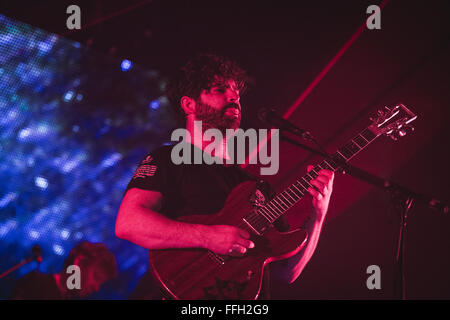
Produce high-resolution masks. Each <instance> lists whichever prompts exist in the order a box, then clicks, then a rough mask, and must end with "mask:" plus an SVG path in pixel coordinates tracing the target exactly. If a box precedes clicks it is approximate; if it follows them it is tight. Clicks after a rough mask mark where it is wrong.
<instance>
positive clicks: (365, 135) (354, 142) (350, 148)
mask: <svg viewBox="0 0 450 320" xmlns="http://www.w3.org/2000/svg"><path fill="white" fill-rule="evenodd" d="M378 136H379V134H377V133H376V130H372V126H369V127H367V128H366V129H364V130H363V131H362V132H361V133H359V134H358V135H357V136H355V137H354V138H353V139H351V140H350V141H349V142H348V143H346V144H345V145H344V146H343V147H341V148H339V149H338V150H337V151H336V152H335V153H334V154H333V155H331V159H325V160H323V161H322V162H321V163H320V164H318V165H316V166H315V167H314V168H313V169H312V170H311V171H309V172H308V173H307V174H305V175H304V176H303V177H301V178H300V179H297V180H296V181H295V182H294V183H293V184H292V185H291V186H289V187H288V188H286V189H285V190H284V191H282V192H280V193H278V194H277V195H276V196H275V197H273V198H272V199H271V200H270V201H269V202H267V203H266V204H265V205H264V206H261V207H259V208H258V209H257V210H255V211H254V212H252V213H250V214H249V215H247V216H246V217H245V218H244V220H245V222H246V223H247V224H248V225H250V226H251V228H252V229H253V230H255V231H256V232H257V233H259V234H262V233H263V232H264V231H265V230H266V229H267V228H269V227H270V226H271V225H272V223H273V222H274V221H275V220H277V219H278V218H280V217H281V216H282V215H283V214H284V213H286V211H288V210H289V209H290V208H291V207H293V206H294V205H295V204H296V203H297V202H298V201H299V200H300V199H301V198H303V196H304V195H305V194H307V193H308V188H309V187H311V186H312V185H311V184H310V181H311V180H313V179H315V178H317V176H318V172H319V171H320V170H322V169H327V170H332V171H336V170H338V169H339V165H338V164H337V163H342V162H347V161H348V160H350V159H351V158H352V157H354V156H355V155H356V154H357V153H358V152H360V151H361V150H363V149H364V148H365V147H367V146H368V145H369V144H370V143H371V142H372V141H374V140H375V139H376V138H377V137H378Z"/></svg>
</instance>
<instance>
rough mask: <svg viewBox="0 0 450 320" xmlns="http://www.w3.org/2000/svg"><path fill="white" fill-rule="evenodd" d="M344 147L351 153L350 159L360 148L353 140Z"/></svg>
mask: <svg viewBox="0 0 450 320" xmlns="http://www.w3.org/2000/svg"><path fill="white" fill-rule="evenodd" d="M345 147H346V148H347V149H348V150H350V151H351V152H352V157H353V156H354V155H355V154H357V153H358V152H359V151H361V148H360V147H358V145H357V144H356V143H355V142H354V141H353V140H351V141H350V142H349V143H347V144H346V145H345Z"/></svg>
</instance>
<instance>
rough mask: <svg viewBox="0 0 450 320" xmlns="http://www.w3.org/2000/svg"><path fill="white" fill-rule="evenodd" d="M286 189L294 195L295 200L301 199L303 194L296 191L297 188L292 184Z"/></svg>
mask: <svg viewBox="0 0 450 320" xmlns="http://www.w3.org/2000/svg"><path fill="white" fill-rule="evenodd" d="M293 188H294V189H293ZM288 189H289V191H291V192H292V193H293V194H294V196H295V197H297V199H296V200H299V199H300V198H301V197H303V192H301V191H300V190H299V189H297V187H295V185H294V184H293V185H291V186H290V187H289V188H288Z"/></svg>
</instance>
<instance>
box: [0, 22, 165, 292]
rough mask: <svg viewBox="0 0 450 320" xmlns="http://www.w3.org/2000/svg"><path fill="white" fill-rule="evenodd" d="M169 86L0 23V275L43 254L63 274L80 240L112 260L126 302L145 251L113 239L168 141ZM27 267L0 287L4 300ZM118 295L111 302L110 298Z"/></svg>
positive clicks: (50, 268)
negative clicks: (34, 252) (145, 169)
mask: <svg viewBox="0 0 450 320" xmlns="http://www.w3.org/2000/svg"><path fill="white" fill-rule="evenodd" d="M163 89H164V79H162V77H161V76H160V74H159V73H158V71H156V70H143V69H141V68H139V66H137V65H135V64H133V62H132V61H129V60H117V59H112V58H111V57H108V56H105V55H102V54H99V53H97V52H93V51H91V50H89V49H87V48H85V47H83V46H82V45H80V44H79V43H77V42H72V41H69V40H67V39H64V38H61V37H58V36H56V35H54V34H50V33H47V32H44V31H42V30H40V29H36V28H34V27H31V26H29V25H26V24H23V23H20V22H17V21H14V20H11V19H9V18H7V17H5V16H1V15H0V114H1V116H0V141H1V142H0V152H1V153H0V154H1V156H0V271H4V270H6V269H8V268H9V267H11V266H13V265H15V264H17V263H18V262H20V261H21V260H23V259H25V258H27V257H28V256H30V254H31V248H32V246H33V245H35V244H38V245H40V246H41V247H42V253H43V262H42V263H41V265H40V270H41V271H42V272H45V273H54V272H59V271H60V270H61V268H62V264H63V261H64V259H65V257H66V256H67V254H68V253H69V251H70V250H71V248H72V247H74V245H75V244H76V243H78V242H79V241H82V240H89V241H92V242H103V243H105V244H106V245H107V246H108V247H109V248H110V250H111V251H112V252H113V253H114V254H115V255H116V258H117V261H118V267H119V274H120V276H119V278H118V279H116V283H115V284H114V285H112V287H111V288H114V289H112V290H109V291H108V292H109V294H110V296H103V297H117V298H123V297H126V296H127V295H128V294H129V291H131V290H132V289H133V287H134V285H135V284H136V280H138V278H139V277H140V276H142V275H143V273H144V272H145V271H146V269H147V265H148V264H147V256H148V254H147V250H145V249H143V248H140V247H138V246H135V245H133V244H131V243H129V242H127V241H124V240H120V239H118V238H117V237H116V236H115V234H114V225H115V217H116V214H117V211H118V208H119V205H120V201H121V199H122V196H123V192H124V190H125V188H126V186H127V183H128V182H129V180H130V179H131V177H132V175H133V172H134V170H135V169H136V165H137V164H138V163H139V161H140V160H141V159H142V158H143V157H144V156H145V154H146V153H147V152H148V151H149V150H151V149H152V148H154V147H156V146H158V145H159V144H162V143H164V142H165V141H164V139H167V138H168V137H170V135H169V132H171V130H172V128H171V126H172V125H173V123H172V122H171V121H170V117H169V116H168V114H167V99H166V97H164V96H163V93H162V92H163ZM36 267H37V265H36V263H31V264H29V265H27V266H24V267H22V268H21V269H19V270H18V271H16V272H14V273H13V274H11V275H9V276H8V277H6V278H4V279H1V280H0V281H1V285H0V288H1V289H0V290H1V291H0V298H8V296H9V294H10V292H11V288H12V286H13V284H14V282H15V280H16V279H17V278H18V277H21V276H23V275H24V274H25V273H27V272H30V270H33V269H35V268H36ZM111 295H112V296H111Z"/></svg>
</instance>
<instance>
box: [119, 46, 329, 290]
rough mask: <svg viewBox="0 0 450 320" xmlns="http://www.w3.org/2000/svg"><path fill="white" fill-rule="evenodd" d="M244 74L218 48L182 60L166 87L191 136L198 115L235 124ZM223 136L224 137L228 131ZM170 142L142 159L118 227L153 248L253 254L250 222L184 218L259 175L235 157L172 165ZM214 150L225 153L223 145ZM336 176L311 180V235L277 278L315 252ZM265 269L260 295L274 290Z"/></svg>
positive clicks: (216, 124) (324, 173)
mask: <svg viewBox="0 0 450 320" xmlns="http://www.w3.org/2000/svg"><path fill="white" fill-rule="evenodd" d="M245 80H246V75H245V72H244V71H243V70H242V69H240V68H239V67H238V66H237V65H236V64H235V63H233V62H231V61H229V60H226V59H224V58H222V57H218V56H215V55H200V56H197V57H196V58H194V59H192V60H191V61H189V62H188V63H187V64H186V65H185V66H184V67H183V68H181V70H180V72H179V74H178V76H177V78H176V79H174V80H173V81H172V82H171V84H169V85H168V88H167V95H168V97H169V99H170V100H171V104H172V106H174V107H175V108H176V109H177V112H178V114H179V115H180V116H181V117H182V118H183V120H184V122H185V125H186V130H187V131H188V132H189V133H191V136H193V133H194V131H195V129H196V128H195V125H196V124H195V123H194V122H195V121H202V130H203V131H204V130H207V129H209V128H217V129H219V130H221V131H225V130H226V129H237V128H239V125H240V120H241V110H242V109H241V104H240V93H242V91H243V90H244V88H245ZM223 136H224V139H225V137H226V135H223ZM224 143H226V141H224ZM207 145H208V142H207V141H202V142H201V143H196V142H195V141H192V142H191V146H190V147H192V148H193V149H194V150H195V149H196V150H197V151H199V150H200V152H205V148H206V147H207ZM172 148H173V146H162V147H160V148H158V149H156V150H154V151H153V152H151V153H150V154H148V155H147V156H146V157H145V159H144V160H143V161H142V162H141V163H140V165H139V167H138V169H137V170H136V173H135V175H134V176H133V178H132V179H131V181H130V183H129V185H128V187H127V190H126V193H125V196H124V198H123V200H122V203H121V205H120V209H119V213H118V216H117V220H116V230H115V232H116V235H117V236H118V237H119V238H122V239H125V240H128V241H131V242H133V243H135V244H137V245H139V246H142V247H144V248H147V249H149V250H150V251H152V250H161V249H188V248H201V249H206V250H209V251H211V252H213V253H214V254H216V255H218V256H230V257H242V256H245V255H246V254H248V252H249V251H251V250H253V249H254V248H255V246H257V245H258V244H257V243H255V241H252V237H251V234H250V232H249V231H248V230H245V229H244V228H240V227H238V226H233V225H226V224H208V225H207V224H202V223H191V222H185V221H180V219H179V218H181V217H183V216H186V215H211V214H214V213H216V212H218V211H220V210H221V208H222V207H223V206H224V204H225V201H226V199H227V196H228V194H229V193H230V192H231V190H233V188H234V187H236V186H237V185H238V184H240V183H242V182H244V181H247V180H255V177H253V176H251V175H250V174H248V173H246V172H245V171H243V170H242V169H240V168H239V167H238V166H236V165H226V164H211V165H208V164H200V165H199V164H191V165H189V164H182V165H175V164H173V162H172V161H171V150H172ZM217 153H219V154H217ZM211 156H213V157H222V158H224V159H226V158H227V154H226V153H225V152H223V153H220V152H216V154H213V155H211ZM311 168H312V167H308V170H310V169H311ZM333 178H334V174H333V171H331V170H321V171H319V172H318V176H317V177H316V178H315V179H313V180H311V181H310V184H311V185H312V186H313V188H311V187H310V188H308V192H309V193H310V194H311V195H312V208H313V210H312V212H311V214H310V216H309V219H307V222H306V223H305V225H304V226H303V228H304V229H305V230H306V231H307V232H308V235H309V236H308V240H307V242H306V244H305V245H304V246H303V247H302V249H301V250H300V251H298V252H297V253H296V254H295V255H293V256H291V257H289V258H287V259H285V260H281V261H279V262H275V263H272V264H271V265H270V273H272V274H274V276H275V277H276V278H279V279H282V280H283V281H286V282H288V283H292V282H294V281H295V280H296V279H297V278H298V276H299V275H300V274H301V272H302V270H303V269H304V267H305V266H306V264H307V263H308V261H309V260H310V259H311V256H312V255H313V253H314V251H315V249H316V246H317V243H318V240H319V236H320V233H321V230H322V226H323V223H324V220H325V216H326V214H327V210H328V204H329V201H330V196H331V193H332V186H333ZM272 193H273V192H272V191H271V189H270V186H268V185H267V184H266V183H264V182H261V183H259V187H258V197H259V200H261V201H265V200H266V199H267V200H269V199H270V197H271V194H272ZM181 220H182V219H181ZM275 226H276V227H277V229H280V230H283V229H284V230H285V229H286V228H289V227H288V226H286V222H285V221H284V220H282V218H280V219H279V220H278V221H276V224H275ZM266 269H268V268H267V267H266ZM267 271H268V270H266V271H265V273H264V274H265V277H264V280H263V285H262V287H263V288H262V290H261V294H260V295H259V298H268V297H269V295H268V291H267V282H268V278H267V276H268V274H269V272H267ZM200 272H201V270H200ZM206 297H208V296H206Z"/></svg>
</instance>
